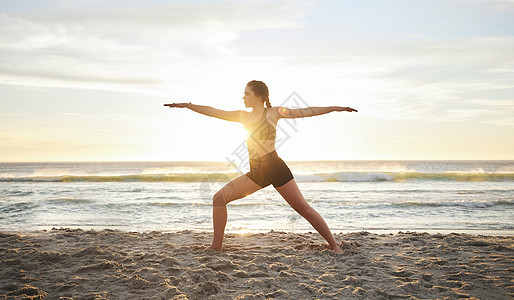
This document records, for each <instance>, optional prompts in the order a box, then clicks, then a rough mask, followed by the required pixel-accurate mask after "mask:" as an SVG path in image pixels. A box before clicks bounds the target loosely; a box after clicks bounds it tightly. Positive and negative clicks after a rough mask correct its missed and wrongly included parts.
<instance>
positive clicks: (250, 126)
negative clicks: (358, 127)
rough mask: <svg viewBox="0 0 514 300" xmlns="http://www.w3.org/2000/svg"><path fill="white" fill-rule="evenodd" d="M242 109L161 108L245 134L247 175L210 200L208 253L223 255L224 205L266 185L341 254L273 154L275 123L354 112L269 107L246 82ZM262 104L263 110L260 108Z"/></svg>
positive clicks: (263, 91)
mask: <svg viewBox="0 0 514 300" xmlns="http://www.w3.org/2000/svg"><path fill="white" fill-rule="evenodd" d="M243 100H244V105H245V107H247V108H251V109H252V111H251V112H247V111H243V110H236V111H224V110H220V109H215V108H212V107H210V106H202V105H196V104H191V102H189V103H173V104H165V106H169V107H180V108H189V109H190V110H193V111H195V112H197V113H201V114H204V115H207V116H210V117H215V118H219V119H222V120H227V121H233V122H239V123H242V124H243V125H244V127H245V128H246V130H247V131H248V137H247V140H246V143H247V146H248V154H249V158H250V172H248V173H246V174H244V175H241V176H239V177H237V178H235V179H234V180H232V181H231V182H229V183H228V184H226V185H225V186H224V187H223V188H222V189H221V190H219V191H218V192H216V194H215V195H214V197H213V198H212V205H213V208H212V210H213V211H212V218H213V226H214V237H213V240H212V244H211V246H210V247H209V249H213V250H216V251H220V252H222V251H223V236H224V232H225V225H226V223H227V204H228V203H229V202H231V201H234V200H236V199H241V198H243V197H246V196H248V195H250V194H252V193H254V192H256V191H258V190H260V189H262V188H264V187H267V186H268V185H270V184H272V185H273V187H274V188H275V189H276V190H277V191H278V192H279V193H280V195H282V197H283V198H284V199H285V200H286V201H287V203H289V205H291V207H292V208H293V209H294V210H295V211H297V212H298V213H299V214H300V215H301V216H302V217H304V218H305V219H306V220H307V221H309V223H310V224H311V225H312V226H313V227H314V228H315V229H316V230H317V231H318V232H319V233H320V234H321V236H323V238H325V240H326V241H327V242H328V244H329V246H330V248H331V249H332V250H333V251H334V252H335V253H337V254H341V253H342V252H343V250H342V249H341V247H340V245H339V244H338V243H337V242H336V240H335V239H334V236H333V235H332V232H331V231H330V229H329V228H328V225H327V223H326V222H325V220H324V219H323V218H322V217H321V216H320V215H319V214H318V213H317V212H316V211H315V210H314V209H313V208H312V207H311V206H310V205H309V204H308V203H307V201H305V199H304V197H303V195H302V193H301V192H300V189H299V188H298V185H297V184H296V181H295V180H294V178H293V175H292V174H291V171H290V170H289V168H288V167H287V165H286V164H285V163H284V161H283V160H282V159H281V158H280V157H278V155H277V152H276V151H275V137H276V125H277V121H278V120H279V119H281V118H303V117H312V116H317V115H322V114H326V113H329V112H333V111H347V112H356V111H357V110H355V109H353V108H350V107H340V106H328V107H307V108H298V109H289V108H285V107H271V104H270V102H269V91H268V87H267V86H266V84H264V82H262V81H256V80H253V81H250V82H248V84H247V85H246V87H245V90H244V96H243ZM264 104H266V107H264Z"/></svg>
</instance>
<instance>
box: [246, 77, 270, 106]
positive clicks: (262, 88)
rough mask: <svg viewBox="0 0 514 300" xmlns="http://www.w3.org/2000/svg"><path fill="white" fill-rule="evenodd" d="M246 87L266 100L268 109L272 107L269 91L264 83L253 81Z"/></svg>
mask: <svg viewBox="0 0 514 300" xmlns="http://www.w3.org/2000/svg"><path fill="white" fill-rule="evenodd" d="M246 85H247V86H248V87H249V88H250V89H251V90H252V91H253V92H254V94H255V95H257V96H259V97H261V98H262V99H264V102H265V103H266V107H267V108H270V107H271V103H269V90H268V87H267V86H266V84H265V83H264V82H262V81H258V80H252V81H250V82H248V83H247V84H246Z"/></svg>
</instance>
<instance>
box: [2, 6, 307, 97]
mask: <svg viewBox="0 0 514 300" xmlns="http://www.w3.org/2000/svg"><path fill="white" fill-rule="evenodd" d="M14 5H16V4H14ZM14 5H13V6H14ZM18 5H20V4H18ZM49 6H50V8H53V9H50V8H45V9H44V12H41V10H43V8H42V7H39V8H37V9H34V10H32V9H30V8H21V7H22V5H20V6H19V7H14V8H10V9H7V10H6V11H7V13H4V14H0V70H1V71H0V82H1V83H14V84H29V85H30V84H36V85H37V84H47V85H59V83H61V84H62V85H65V86H67V85H70V84H72V83H75V84H79V85H80V84H84V85H86V86H88V85H91V84H92V83H97V84H102V85H116V84H118V85H139V86H154V87H155V86H157V85H159V84H160V83H161V82H162V81H163V80H164V79H163V78H162V73H163V72H173V70H174V69H178V68H174V66H175V65H183V64H184V63H187V62H190V63H197V62H205V61H212V60H215V59H220V58H227V57H228V58H229V57H233V56H234V53H233V51H232V50H231V48H230V44H231V43H232V42H234V41H236V40H237V39H238V37H239V36H240V35H241V33H242V32H245V31H251V30H264V29H277V28H293V27H299V26H302V23H301V17H302V15H303V13H304V10H305V7H306V2H294V1H245V2H236V1H223V2H216V3H213V2H195V4H193V3H191V2H188V3H162V2H158V1H150V2H145V4H141V2H123V3H116V2H112V1H111V2H105V1H85V2H81V1H71V2H62V1H53V2H49ZM170 70H171V71H170Z"/></svg>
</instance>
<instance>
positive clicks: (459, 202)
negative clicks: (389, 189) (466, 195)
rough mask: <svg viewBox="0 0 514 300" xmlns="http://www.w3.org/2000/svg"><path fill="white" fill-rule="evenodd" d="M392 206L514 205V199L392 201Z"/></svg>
mask: <svg viewBox="0 0 514 300" xmlns="http://www.w3.org/2000/svg"><path fill="white" fill-rule="evenodd" d="M391 205H392V206H399V207H406V206H419V207H441V206H463V207H467V208H487V207H492V206H499V205H507V206H510V205H514V201H509V200H501V201H453V202H444V201H442V202H401V203H393V204H391Z"/></svg>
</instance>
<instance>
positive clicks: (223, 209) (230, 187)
mask: <svg viewBox="0 0 514 300" xmlns="http://www.w3.org/2000/svg"><path fill="white" fill-rule="evenodd" d="M261 188H262V187H261V186H259V185H258V184H256V183H255V182H253V181H252V180H251V179H250V178H249V177H248V176H246V175H242V176H239V177H237V178H236V179H234V180H232V181H231V182H229V183H227V184H226V185H225V186H224V187H223V188H221V190H219V191H218V192H217V193H216V194H214V197H213V198H212V223H213V227H214V236H213V239H212V245H211V246H210V247H209V248H210V249H213V250H216V251H220V252H221V251H223V236H224V233H225V225H226V224H227V204H228V203H229V202H230V201H233V200H236V199H241V198H243V197H245V196H248V195H250V194H252V193H254V192H256V191H258V190H260V189H261Z"/></svg>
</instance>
